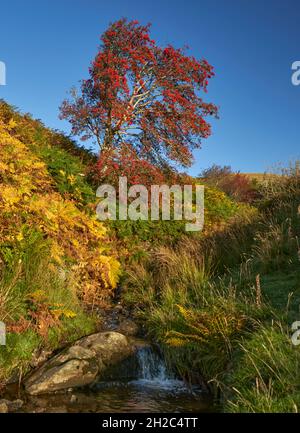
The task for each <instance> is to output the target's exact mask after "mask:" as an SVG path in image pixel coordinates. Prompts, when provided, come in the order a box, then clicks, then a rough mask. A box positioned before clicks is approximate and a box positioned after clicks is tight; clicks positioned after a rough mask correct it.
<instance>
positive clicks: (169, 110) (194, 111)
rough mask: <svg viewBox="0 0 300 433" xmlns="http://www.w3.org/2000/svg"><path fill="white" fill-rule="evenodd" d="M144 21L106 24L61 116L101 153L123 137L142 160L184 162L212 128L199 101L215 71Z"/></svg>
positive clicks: (207, 106) (118, 145) (209, 108)
mask: <svg viewBox="0 0 300 433" xmlns="http://www.w3.org/2000/svg"><path fill="white" fill-rule="evenodd" d="M149 31H150V25H146V26H144V25H140V24H139V23H138V22H137V21H130V22H129V21H127V20H126V19H121V20H119V21H117V22H115V23H113V24H111V25H110V26H109V28H108V29H107V30H106V31H105V33H104V34H103V35H102V37H101V41H102V42H101V46H100V48H99V51H98V53H97V55H96V57H95V59H94V61H93V62H92V64H91V67H90V69H89V78H88V79H87V80H83V81H82V82H81V87H80V91H79V92H78V91H76V90H73V91H72V92H71V99H69V100H65V101H64V102H63V103H62V106H61V118H63V119H67V120H69V121H70V122H71V124H72V133H73V134H75V135H80V136H81V138H82V139H89V138H91V137H94V138H95V139H96V141H97V143H98V145H99V148H100V157H101V155H104V154H105V153H106V152H108V153H109V154H111V152H115V153H119V154H121V153H122V152H120V149H122V147H123V146H124V145H125V147H126V149H128V146H131V147H132V152H134V154H135V155H137V156H138V157H139V158H141V160H143V161H145V160H147V161H148V162H149V164H153V165H154V166H156V167H160V168H163V167H165V166H167V165H170V163H172V162H174V163H176V164H179V165H181V166H185V167H187V166H189V165H190V164H191V162H192V151H193V149H194V148H197V147H200V144H201V140H202V139H203V138H207V137H208V136H209V135H210V134H211V127H210V124H209V123H208V122H207V121H206V119H205V118H206V117H207V116H209V115H217V107H216V106H215V105H214V104H212V103H208V102H205V101H204V100H203V99H202V96H201V93H203V92H206V91H207V85H208V80H209V79H210V78H211V77H212V76H213V75H214V72H213V67H212V66H211V65H210V64H209V63H208V62H207V61H206V60H196V59H195V58H194V57H192V56H188V55H186V49H177V48H174V47H172V46H171V45H169V46H167V47H165V48H163V47H160V46H158V45H157V44H156V42H155V41H154V40H152V39H151V38H150V35H149Z"/></svg>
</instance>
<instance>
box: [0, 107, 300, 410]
mask: <svg viewBox="0 0 300 433" xmlns="http://www.w3.org/2000/svg"><path fill="white" fill-rule="evenodd" d="M94 163H95V156H94V155H93V154H91V153H90V152H88V151H87V150H85V149H84V148H80V147H78V146H77V145H76V143H74V142H73V141H72V140H70V139H69V138H68V137H65V136H64V135H63V134H61V133H59V132H57V131H52V130H50V129H49V128H47V127H45V126H44V125H43V124H42V123H41V122H40V121H38V120H35V119H33V118H32V117H31V116H30V115H23V114H20V113H19V112H18V111H17V110H16V109H14V108H13V107H11V106H9V105H8V104H6V103H5V102H4V101H2V102H1V103H0V321H3V322H5V324H6V326H7V331H8V333H7V345H6V346H5V347H2V349H3V350H1V353H0V384H1V386H2V387H3V388H4V386H5V384H6V383H7V381H9V380H14V381H19V382H21V381H22V378H23V377H24V375H25V374H26V373H27V372H28V371H29V370H30V369H31V368H32V367H33V366H34V365H35V360H36V358H39V357H40V356H41V355H42V354H45V353H48V354H51V353H53V352H54V351H55V350H57V349H59V348H61V347H64V346H65V345H66V344H69V343H71V342H72V341H74V340H76V339H77V338H78V337H81V336H83V335H88V334H90V333H92V332H93V331H95V330H96V329H99V328H101V326H102V321H103V314H104V312H105V314H106V312H109V311H110V308H111V306H112V305H113V304H114V302H115V295H116V294H117V300H118V302H119V303H120V304H121V305H120V306H119V307H120V308H122V309H124V310H126V311H127V312H128V315H129V316H130V318H131V319H134V321H135V322H136V323H138V325H139V326H140V328H141V329H142V330H143V335H144V336H146V337H147V338H148V339H149V340H151V341H153V342H155V344H156V345H159V347H160V349H161V352H162V353H163V354H164V357H165V358H166V360H167V362H168V365H170V366H171V368H172V370H173V371H174V372H175V374H176V375H177V376H178V377H181V378H184V380H185V381H186V382H187V383H190V384H200V385H201V386H202V387H203V389H206V390H208V391H209V392H210V393H211V394H212V396H213V397H214V398H215V401H216V404H217V407H218V410H222V411H228V412H232V411H235V412H297V411H299V410H300V394H299V389H298V383H297V381H295V377H299V375H300V371H299V366H300V354H299V349H298V346H294V345H292V344H291V332H290V328H291V325H292V323H293V322H294V321H296V320H298V319H299V304H300V269H299V236H300V219H299V214H298V206H299V203H300V177H299V172H298V171H297V170H290V171H289V173H286V174H285V176H283V177H280V179H279V178H278V177H277V176H275V177H272V179H270V177H268V176H267V179H265V178H263V180H264V182H260V180H261V178H260V179H258V178H257V175H256V174H251V178H255V179H258V182H256V183H254V184H253V185H252V184H251V185H250V187H251V188H252V187H253V188H255V189H253V190H254V192H255V195H246V196H245V195H243V198H245V197H248V198H249V202H246V201H244V202H241V201H240V200H239V195H237V194H235V192H236V188H237V187H238V188H245V186H246V187H247V192H248V188H249V184H248V183H246V184H245V183H243V182H238V183H235V184H234V185H233V186H234V189H231V190H229V192H228V193H226V192H224V191H226V188H224V184H223V185H222V182H221V183H219V184H218V185H216V184H213V183H212V182H210V183H206V184H205V183H204V184H205V226H204V231H203V232H202V233H194V234H193V233H192V234H187V233H186V232H185V230H184V221H113V222H107V223H105V224H104V223H101V222H99V221H97V220H96V217H95V207H96V201H95V191H96V188H97V184H96V183H95V182H94V180H93V178H92V176H91V172H92V167H93V164H94ZM230 176H231V177H232V178H233V179H234V180H235V179H238V180H240V177H239V175H236V174H230ZM270 180H271V181H270ZM197 182H200V180H199V179H198V180H197ZM229 185H230V187H232V183H230V184H229ZM221 186H223V190H221ZM225 186H228V184H227V185H225ZM232 191H234V194H233V193H232ZM251 191H252V190H251ZM116 289H117V290H116ZM108 314H109V313H108ZM220 396H221V397H220Z"/></svg>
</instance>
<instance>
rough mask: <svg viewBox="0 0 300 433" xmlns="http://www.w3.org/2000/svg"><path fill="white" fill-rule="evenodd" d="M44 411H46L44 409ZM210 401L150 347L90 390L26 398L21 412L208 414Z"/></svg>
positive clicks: (145, 348)
mask: <svg viewBox="0 0 300 433" xmlns="http://www.w3.org/2000/svg"><path fill="white" fill-rule="evenodd" d="M45 408H47V409H46V410H45ZM211 410H212V407H211V402H210V401H209V399H208V397H207V396H206V395H205V394H204V393H202V391H201V389H200V388H199V387H196V386H194V387H192V388H189V387H187V386H186V384H185V383H184V382H183V381H181V380H179V379H177V378H176V377H175V376H174V375H173V374H172V373H171V372H170V371H169V370H168V368H167V366H166V364H165V362H164V360H163V359H162V358H161V357H160V355H159V354H158V353H156V352H155V351H154V350H153V349H152V348H151V347H143V348H141V349H139V350H138V352H137V354H136V355H135V356H133V357H131V358H129V359H128V360H126V361H125V362H123V363H122V364H121V365H119V366H117V367H116V368H113V369H112V370H111V371H110V372H108V374H107V377H105V378H103V380H102V381H101V382H98V383H96V384H94V385H93V386H92V387H88V388H84V389H80V390H72V391H70V392H68V393H61V394H60V393H58V394H52V395H43V396H28V397H26V400H25V404H24V406H23V408H22V412H23V411H24V412H45V411H46V412H71V413H75V412H96V413H130V412H131V413H133V412H138V413H141V412H144V413H147V412H150V413H151V412H170V413H175V412H194V413H199V412H209V411H211Z"/></svg>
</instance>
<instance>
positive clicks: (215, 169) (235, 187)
mask: <svg viewBox="0 0 300 433" xmlns="http://www.w3.org/2000/svg"><path fill="white" fill-rule="evenodd" d="M199 177H201V178H202V179H204V180H205V181H206V182H207V183H208V184H209V185H212V186H216V187H217V188H219V189H221V190H222V191H224V192H225V193H226V194H227V195H229V196H230V197H232V198H234V199H235V200H237V201H242V202H251V201H253V200H254V199H255V198H257V194H258V193H257V189H256V187H255V185H254V183H253V182H252V181H251V179H249V178H248V177H247V176H246V175H245V174H242V173H234V172H233V171H232V170H231V167H230V166H228V165H226V166H224V167H221V166H219V165H216V164H214V165H212V167H210V168H208V169H206V170H203V172H202V173H200V175H199Z"/></svg>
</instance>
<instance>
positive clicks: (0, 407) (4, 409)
mask: <svg viewBox="0 0 300 433" xmlns="http://www.w3.org/2000/svg"><path fill="white" fill-rule="evenodd" d="M0 413H8V406H7V404H6V403H4V402H0Z"/></svg>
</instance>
